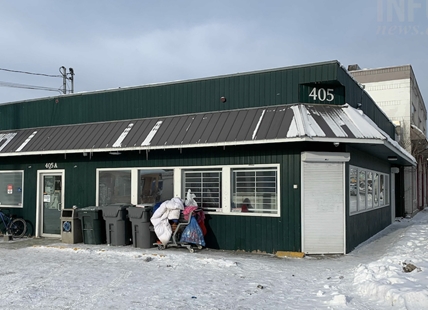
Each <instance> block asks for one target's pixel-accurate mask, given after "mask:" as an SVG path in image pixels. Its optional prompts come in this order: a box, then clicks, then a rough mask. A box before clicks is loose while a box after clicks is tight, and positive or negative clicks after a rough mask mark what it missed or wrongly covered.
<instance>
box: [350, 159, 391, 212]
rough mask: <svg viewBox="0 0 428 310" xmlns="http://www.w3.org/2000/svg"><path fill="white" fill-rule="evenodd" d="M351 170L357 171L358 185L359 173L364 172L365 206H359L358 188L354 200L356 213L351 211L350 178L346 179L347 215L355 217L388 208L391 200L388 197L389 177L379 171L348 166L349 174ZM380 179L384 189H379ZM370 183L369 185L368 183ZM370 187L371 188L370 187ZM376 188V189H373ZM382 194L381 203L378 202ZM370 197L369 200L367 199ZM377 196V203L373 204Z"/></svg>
mask: <svg viewBox="0 0 428 310" xmlns="http://www.w3.org/2000/svg"><path fill="white" fill-rule="evenodd" d="M351 169H354V170H356V171H357V176H358V184H359V182H360V173H362V172H364V175H365V205H364V206H362V205H360V202H361V200H360V199H359V197H360V187H359V186H358V195H357V199H356V203H357V206H356V207H357V208H356V211H354V210H351V184H350V177H351V176H350V177H349V178H348V182H347V186H348V199H349V215H350V216H352V215H355V214H360V213H364V212H368V211H372V210H376V209H381V208H385V207H390V202H391V199H390V197H389V195H390V183H389V182H390V175H389V174H387V173H383V172H380V171H376V170H372V169H366V168H362V167H358V166H353V165H349V174H350V171H351ZM381 179H383V185H384V189H383V190H382V189H381V184H380V183H381ZM370 182H371V183H370ZM370 185H371V186H370ZM375 186H377V188H375ZM381 193H383V194H384V197H383V202H382V203H381V202H380V199H379V197H380V194H381ZM369 195H371V199H370V197H369ZM375 196H377V199H378V201H377V203H375V201H374V199H376V197H375Z"/></svg>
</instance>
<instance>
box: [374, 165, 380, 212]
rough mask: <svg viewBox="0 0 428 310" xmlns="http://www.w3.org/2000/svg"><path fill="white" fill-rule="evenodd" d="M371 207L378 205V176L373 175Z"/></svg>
mask: <svg viewBox="0 0 428 310" xmlns="http://www.w3.org/2000/svg"><path fill="white" fill-rule="evenodd" d="M373 193H374V194H373V202H374V203H373V206H374V207H377V206H378V205H379V174H377V173H375V174H374V182H373Z"/></svg>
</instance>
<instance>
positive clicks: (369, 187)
mask: <svg viewBox="0 0 428 310" xmlns="http://www.w3.org/2000/svg"><path fill="white" fill-rule="evenodd" d="M371 208H373V173H372V172H371V171H369V172H367V209H371Z"/></svg>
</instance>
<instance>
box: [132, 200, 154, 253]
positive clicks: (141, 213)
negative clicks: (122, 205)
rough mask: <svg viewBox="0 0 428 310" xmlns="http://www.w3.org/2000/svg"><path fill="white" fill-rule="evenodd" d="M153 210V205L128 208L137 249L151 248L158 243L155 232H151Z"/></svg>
mask: <svg viewBox="0 0 428 310" xmlns="http://www.w3.org/2000/svg"><path fill="white" fill-rule="evenodd" d="M152 209H153V205H152V204H150V205H137V206H130V207H128V217H129V220H130V221H131V227H132V244H133V245H134V247H136V248H137V247H138V248H143V249H148V248H151V247H152V245H153V243H154V242H155V241H156V235H155V233H154V231H150V217H151V213H152Z"/></svg>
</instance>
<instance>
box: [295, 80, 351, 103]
mask: <svg viewBox="0 0 428 310" xmlns="http://www.w3.org/2000/svg"><path fill="white" fill-rule="evenodd" d="M299 102H300V103H324V104H344V103H345V88H344V87H343V86H338V85H328V84H325V85H322V84H302V85H300V89H299Z"/></svg>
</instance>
